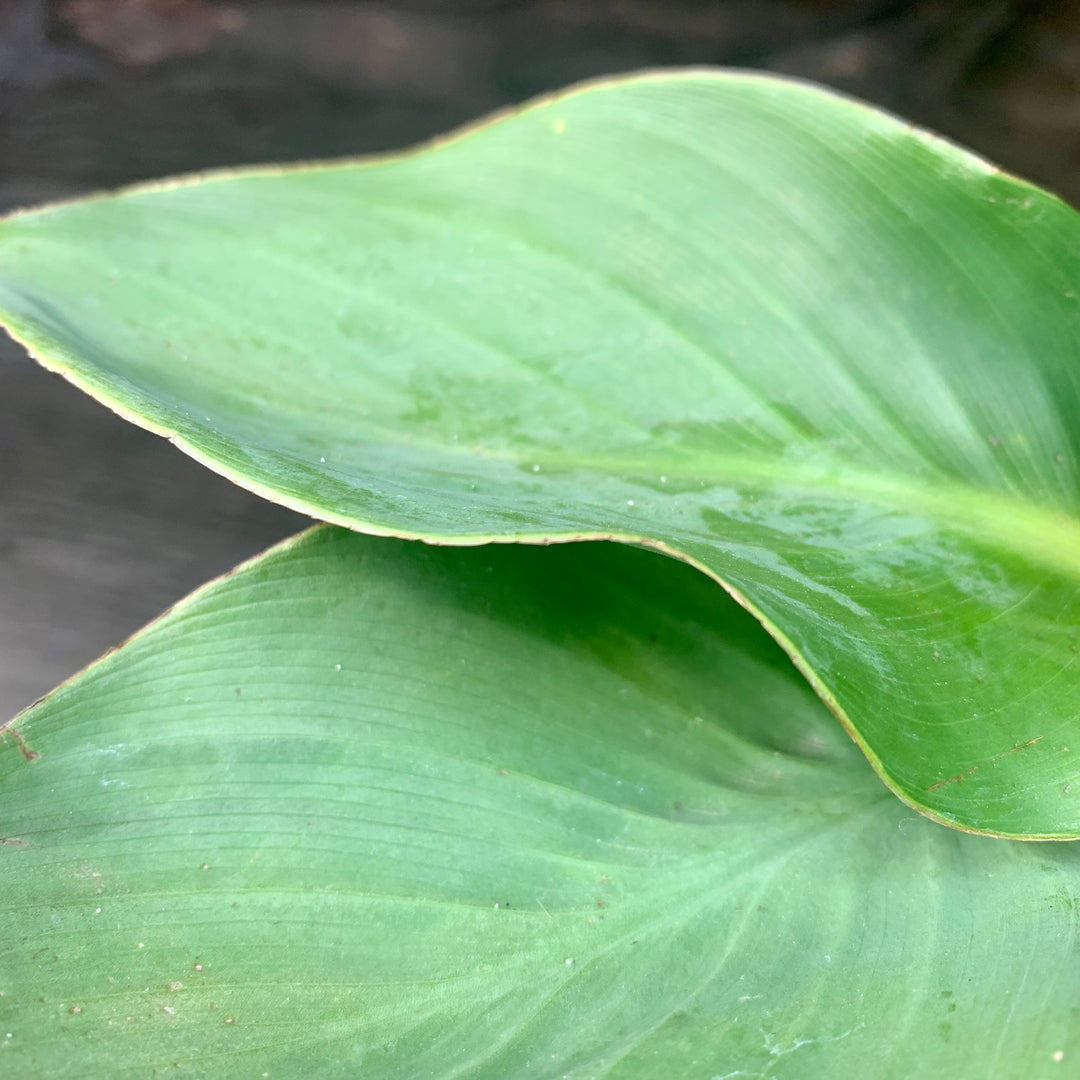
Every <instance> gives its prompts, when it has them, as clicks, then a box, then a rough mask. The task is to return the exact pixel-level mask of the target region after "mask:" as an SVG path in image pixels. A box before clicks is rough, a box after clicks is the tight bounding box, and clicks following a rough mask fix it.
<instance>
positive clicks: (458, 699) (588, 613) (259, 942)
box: [0, 528, 1080, 1080]
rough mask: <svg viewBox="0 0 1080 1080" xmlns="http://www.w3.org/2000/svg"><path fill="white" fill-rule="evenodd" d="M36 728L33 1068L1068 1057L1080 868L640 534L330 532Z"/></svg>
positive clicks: (961, 1063)
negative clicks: (988, 805)
mask: <svg viewBox="0 0 1080 1080" xmlns="http://www.w3.org/2000/svg"><path fill="white" fill-rule="evenodd" d="M19 731H20V733H21V736H22V738H23V739H24V741H25V748H26V750H27V751H28V752H30V751H32V752H36V753H37V754H39V755H40V757H39V758H38V759H37V760H35V761H33V762H28V761H26V760H25V757H24V754H23V753H22V752H21V751H20V748H19V747H18V746H17V745H16V743H15V742H14V741H12V742H11V743H10V745H8V746H7V747H6V749H4V750H3V751H0V835H2V836H3V837H4V838H5V843H4V844H3V845H0V910H2V911H3V925H4V934H3V939H2V943H0V990H2V991H3V997H0V1021H2V1023H0V1071H2V1072H3V1075H5V1076H11V1077H19V1078H20V1080H24V1078H25V1080H30V1078H34V1077H49V1078H50V1080H60V1078H63V1077H71V1078H73V1080H82V1078H84V1077H88V1076H93V1077H103V1076H108V1077H110V1078H115V1080H122V1078H125V1077H132V1078H134V1077H140V1078H141V1077H147V1076H151V1075H157V1073H158V1072H160V1073H161V1074H163V1075H170V1076H202V1077H208V1078H221V1077H230V1078H232V1077H237V1078H239V1077H252V1078H258V1077H266V1076H269V1077H276V1078H278V1080H285V1078H296V1077H305V1078H312V1080H318V1078H322V1077H342V1078H350V1080H351V1078H353V1077H357V1076H366V1077H371V1078H373V1080H376V1078H377V1080H395V1078H401V1080H427V1078H439V1080H448V1078H450V1077H456V1078H462V1080H464V1078H469V1080H479V1078H490V1080H509V1078H513V1080H540V1078H545V1080H547V1078H550V1080H556V1078H574V1080H585V1078H599V1077H603V1078H605V1080H629V1078H640V1080H656V1078H658V1077H679V1078H695V1077H701V1078H703V1080H709V1078H717V1077H730V1078H735V1077H747V1078H759V1080H765V1078H770V1080H813V1078H815V1077H823V1078H828V1080H834V1078H835V1077H838V1076H842V1077H873V1078H874V1080H912V1078H916V1077H917V1078H920V1080H921V1078H924V1077H949V1078H950V1080H966V1078H972V1080H975V1078H978V1080H986V1078H988V1077H993V1078H994V1080H999V1078H1006V1077H1007V1078H1020V1077H1023V1078H1024V1080H1039V1078H1041V1077H1048V1078H1053V1077H1061V1076H1065V1075H1071V1074H1072V1072H1074V1071H1075V1068H1076V1062H1075V1060H1074V1059H1075V1057H1076V1055H1077V1053H1078V1052H1080V1051H1078V1047H1080V1013H1078V1010H1077V1008H1076V1003H1077V1001H1078V1000H1080V962H1078V956H1077V907H1076V905H1077V904H1078V903H1080V849H1078V848H1077V847H1076V846H1075V845H1043V844H1023V843H1019V842H1015V841H1004V840H994V839H990V838H986V837H977V836H969V835H965V834H963V833H960V832H957V831H956V830H952V829H943V828H941V827H940V826H938V825H935V824H934V823H932V822H930V821H927V820H926V819H925V818H923V817H920V816H919V815H917V814H915V813H913V812H912V811H911V810H910V809H908V808H906V807H904V806H903V805H902V804H901V803H900V802H899V801H898V800H896V799H895V798H893V797H892V796H891V795H890V794H889V793H888V792H887V791H886V790H885V788H884V787H882V785H881V784H880V782H879V781H878V780H877V778H876V777H874V775H873V773H872V772H871V770H870V769H869V768H868V767H867V766H866V763H865V761H864V760H863V759H862V757H861V755H860V754H859V752H858V750H857V749H856V748H855V747H854V746H853V745H852V744H851V743H850V742H849V741H848V740H847V738H846V737H845V736H844V735H843V733H842V732H841V730H840V729H839V727H837V726H836V725H835V723H834V722H833V720H832V718H831V717H830V716H829V714H828V712H827V711H826V710H825V708H824V707H823V706H822V705H821V703H820V702H819V701H818V700H817V699H816V698H815V697H814V695H813V693H812V692H811V691H810V689H809V688H808V687H807V686H806V684H805V682H804V681H803V680H802V679H801V678H800V677H799V675H798V674H797V673H796V672H795V671H794V669H793V668H792V667H791V666H790V664H789V663H788V661H787V659H786V658H785V657H784V655H783V653H782V652H781V651H780V650H779V648H778V647H777V646H776V645H775V644H774V643H773V642H771V641H770V640H769V639H768V637H767V636H766V635H765V633H764V632H763V631H762V630H761V629H760V628H759V627H758V626H756V625H755V624H754V622H753V620H752V619H751V617H750V616H749V615H747V614H746V613H744V612H742V611H740V610H739V609H738V608H737V607H736V606H735V605H734V604H732V603H731V602H730V601H729V600H728V599H727V598H726V597H724V595H723V593H721V592H720V590H718V589H716V587H715V586H714V585H713V584H712V583H711V582H709V581H707V580H706V579H705V578H704V577H702V576H701V575H699V574H696V573H695V572H694V571H693V570H691V569H689V568H688V567H685V566H682V565H680V564H679V563H676V562H674V561H671V560H667V559H662V558H659V557H657V556H655V555H651V554H649V553H646V552H641V551H635V550H633V549H630V548H612V547H611V546H610V545H573V546H570V547H566V548H559V549H554V550H548V551H543V550H537V549H533V548H505V547H503V548H493V549H486V550H479V549H467V550H457V551H455V550H448V549H431V548H427V547H424V546H422V545H417V544H408V543H405V542H401V541H392V540H372V539H370V538H365V537H361V536H357V535H355V534H352V533H349V532H347V531H345V530H337V529H332V528H322V529H320V530H317V531H313V532H310V533H308V534H305V535H304V536H303V537H301V538H299V539H298V540H296V541H293V542H291V543H289V544H287V545H285V546H284V547H282V548H280V549H277V550H276V551H274V552H271V553H270V554H268V555H267V556H264V557H263V558H261V559H259V560H258V561H256V562H254V563H252V564H250V565H249V566H248V567H247V568H245V569H243V570H242V571H240V572H239V573H237V574H236V575H234V576H232V577H229V578H226V579H223V580H222V581H220V582H218V583H215V584H212V585H210V586H209V587H207V588H206V589H205V590H203V591H202V592H200V593H197V594H195V596H194V597H193V598H191V599H189V600H187V601H184V602H183V603H182V604H181V605H180V606H179V607H177V608H176V609H175V610H174V611H173V612H172V613H171V614H169V615H167V616H165V617H164V618H163V619H162V620H161V621H159V622H158V623H156V624H154V625H153V626H152V627H150V628H149V629H148V630H147V631H145V632H144V633H143V634H141V635H140V636H138V637H136V638H135V639H134V640H133V641H132V642H130V643H129V644H128V645H126V646H125V647H124V648H123V649H121V650H120V651H119V652H116V653H114V654H112V655H111V656H109V657H107V658H106V659H105V660H103V661H102V662H100V663H99V664H98V665H96V666H95V667H93V668H91V669H90V670H89V671H87V672H86V673H85V674H83V675H81V676H79V677H78V678H76V679H75V680H74V681H73V682H71V683H69V684H67V685H65V686H64V687H62V688H61V689H60V690H58V691H56V692H55V693H54V694H53V695H52V696H51V697H49V698H47V699H46V700H45V701H44V702H43V703H41V704H39V705H38V706H36V707H35V708H34V709H32V710H30V711H29V713H27V714H25V715H24V717H23V718H22V719H21V721H20V724H19ZM1065 1058H1067V1064H1065V1066H1064V1068H1063V1066H1062V1060H1063V1059H1065Z"/></svg>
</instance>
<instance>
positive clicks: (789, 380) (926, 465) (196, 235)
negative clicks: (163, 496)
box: [0, 72, 1080, 836]
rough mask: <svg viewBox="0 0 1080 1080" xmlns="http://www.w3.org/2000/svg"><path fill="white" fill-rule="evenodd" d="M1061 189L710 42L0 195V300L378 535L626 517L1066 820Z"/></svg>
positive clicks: (803, 651)
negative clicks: (562, 90)
mask: <svg viewBox="0 0 1080 1080" xmlns="http://www.w3.org/2000/svg"><path fill="white" fill-rule="evenodd" d="M1078 280H1080V219H1078V218H1077V215H1076V214H1075V213H1074V212H1073V211H1072V210H1070V209H1069V208H1068V207H1066V206H1064V205H1063V204H1061V203H1060V202H1058V201H1057V200H1055V199H1054V198H1052V197H1051V196H1049V195H1046V194H1045V193H1043V192H1041V191H1038V190H1036V189H1034V188H1032V187H1030V186H1028V185H1026V184H1023V183H1021V182H1019V181H1017V180H1014V179H1012V178H1010V177H1006V176H1002V175H1000V174H998V173H997V172H995V171H994V170H993V169H992V168H990V167H989V166H987V165H985V164H984V163H983V162H981V161H979V160H977V159H975V158H972V157H970V156H968V155H966V154H964V153H962V152H961V151H958V150H956V149H954V148H951V147H949V146H946V145H943V144H941V143H939V142H936V141H934V140H932V139H930V138H928V137H927V136H925V135H922V134H920V133H918V132H914V131H912V130H911V129H909V128H907V127H906V126H904V125H902V124H900V123H898V122H896V121H894V120H892V119H889V118H887V117H884V116H881V115H879V114H877V113H874V112H872V111H869V110H867V109H865V108H862V107H861V106H858V105H855V104H852V103H850V102H847V101H844V100H842V99H837V98H835V97H832V96H829V95H826V94H824V93H822V92H820V91H817V90H812V89H808V88H806V87H803V86H799V85H793V84H786V83H782V82H776V81H771V80H766V79H757V78H750V77H745V76H731V75H726V74H718V73H713V72H692V73H689V74H682V75H665V76H661V77H653V78H644V79H638V80H630V81H624V82H618V83H614V84H611V85H601V86H594V87H592V88H589V89H586V90H585V91H580V92H576V93H572V94H569V95H567V96H563V97H559V98H556V99H554V100H551V101H548V102H544V103H541V104H540V105H537V106H534V107H532V108H530V109H528V110H526V111H525V112H523V113H522V114H520V115H518V116H516V117H513V118H510V119H506V120H503V121H502V122H499V123H496V124H492V125H489V126H487V127H483V128H481V129H479V130H476V131H474V132H472V133H471V134H469V135H468V136H467V137H465V138H460V139H457V140H454V141H451V142H449V143H446V144H443V145H441V146H439V147H437V148H435V149H433V150H429V151H427V152H424V153H420V154H416V155H412V156H406V157H403V158H397V159H391V160H386V161H381V162H376V163H374V164H369V163H360V164H346V165H336V166H328V167H318V168H310V169H299V170H292V171H285V172H278V173H274V172H263V173H255V174H246V175H243V174H241V175H236V176H219V177H214V178H209V179H205V180H201V181H196V182H192V183H181V184H173V185H164V186H158V187H155V188H149V189H142V190H137V191H133V192H131V193H128V194H126V195H123V196H121V197H120V198H117V199H105V200H96V201H90V202H83V203H77V204H73V205H69V206H63V207H58V208H54V209H51V210H48V211H46V212H44V213H32V214H28V215H24V216H18V217H15V218H12V219H9V220H8V221H6V222H4V223H3V224H2V225H0V318H2V319H3V320H4V321H5V322H6V323H7V325H8V326H9V327H10V329H11V331H12V332H13V333H14V334H15V335H16V336H17V337H19V338H20V339H21V340H23V341H24V342H26V344H27V345H28V346H29V347H30V348H31V349H33V350H34V351H35V352H36V353H37V354H38V355H39V357H40V358H41V359H42V360H43V362H45V363H46V364H48V365H50V366H52V367H55V368H57V369H58V370H61V371H63V372H65V373H66V374H68V375H69V376H70V377H71V378H73V379H75V380H76V381H78V382H79V383H80V384H81V385H83V386H84V387H86V388H87V389H89V390H90V391H91V392H92V393H95V394H96V395H97V396H99V397H101V398H102V399H103V400H106V401H108V402H109V403H111V404H113V405H114V406H115V407H116V408H119V409H121V410H122V411H124V412H125V413H126V414H127V415H129V416H131V417H132V418H133V419H135V420H136V421H137V422H139V423H142V424H144V425H146V426H148V427H150V428H152V429H154V430H158V431H161V432H163V433H168V434H170V435H172V436H173V437H174V438H175V440H176V442H177V443H178V444H179V445H180V446H182V447H183V448H185V449H186V450H188V451H189V452H190V453H192V454H194V455H196V456H197V457H199V458H201V459H202V460H204V461H206V462H207V463H208V464H209V465H211V467H213V468H215V469H218V470H220V471H222V472H224V473H226V475H229V476H231V477H232V478H233V479H235V480H237V481H238V482H239V483H242V484H245V485H247V486H249V487H251V488H253V489H254V490H256V491H260V492H262V493H264V494H267V495H269V496H270V497H272V498H276V499H279V500H281V501H282V502H285V503H288V504H289V505H292V506H296V507H300V508H302V509H306V510H309V511H311V512H312V513H313V514H315V515H316V516H318V517H322V518H325V519H328V520H330V521H336V522H340V523H343V524H346V525H350V526H354V527H357V528H360V529H363V530H367V531H373V532H390V533H398V534H402V535H422V536H426V537H434V538H441V539H445V540H450V541H455V542H462V543H471V542H477V541H480V540H485V539H491V538H498V539H536V538H541V537H557V538H564V539H565V538H574V537H585V536H611V537H623V538H646V539H648V540H650V541H652V542H654V543H656V544H658V545H661V546H663V547H665V548H667V549H670V550H674V551H677V552H679V553H680V554H682V555H683V556H684V557H686V558H688V559H690V560H692V561H694V562H695V563H696V564H697V565H699V566H700V567H701V568H703V569H705V570H706V571H707V572H708V573H710V574H712V575H714V576H716V577H717V578H719V579H722V580H723V581H724V582H725V583H726V584H727V585H728V586H729V587H730V588H732V589H733V590H736V591H738V592H739V593H740V594H741V596H742V597H743V598H744V599H745V601H746V602H747V603H748V604H749V605H750V606H751V607H752V609H753V610H755V611H756V612H757V613H758V614H759V616H760V617H761V618H762V619H763V620H764V621H765V623H766V625H767V626H768V627H770V629H771V630H772V632H773V633H774V635H775V636H776V637H777V639H778V640H779V641H781V643H782V644H783V645H784V646H785V648H787V650H788V651H789V653H790V654H791V655H792V656H793V657H794V658H795V659H796V662H797V663H798V664H799V666H800V667H801V668H802V670H803V671H804V672H805V673H806V674H807V676H808V677H809V678H810V679H811V681H812V683H813V684H814V685H815V687H816V688H817V689H818V691H819V692H820V693H821V694H822V696H823V697H824V698H825V700H826V701H828V702H829V703H830V704H832V706H833V708H834V709H835V711H836V712H837V713H838V715H839V716H840V717H841V719H842V720H843V722H844V723H845V724H846V725H847V726H848V727H849V729H850V730H851V731H852V733H853V734H854V735H855V737H856V738H857V739H858V740H859V742H860V743H861V745H863V747H864V749H865V750H866V752H867V754H868V756H869V757H870V760H871V762H872V763H873V764H874V767H875V768H877V769H878V770H879V771H880V772H881V774H882V775H883V777H884V778H885V779H886V782H887V783H888V784H889V785H890V786H891V787H892V788H893V789H894V790H896V791H897V792H898V793H899V794H901V795H902V797H903V798H905V799H906V800H907V801H908V802H910V803H911V804H913V805H915V806H917V807H920V808H922V809H924V810H925V811H927V812H929V813H931V814H932V815H934V816H936V817H938V818H939V819H941V820H944V821H947V822H951V823H955V824H957V825H959V826H961V827H964V828H969V829H975V830H979V831H986V832H993V833H1000V834H1003V835H1017V836H1031V835H1035V836H1075V835H1077V834H1078V833H1080V785H1075V788H1074V789H1073V788H1070V780H1071V777H1072V776H1073V774H1074V772H1075V768H1074V766H1073V764H1072V761H1073V756H1074V751H1073V750H1072V746H1073V744H1078V747H1080V731H1078V730H1077V716H1078V714H1080V675H1078V668H1077V659H1078V653H1077V644H1076V627H1077V624H1078V622H1080V606H1078V603H1080V602H1078V599H1077V596H1078V593H1077V581H1078V576H1080V554H1078V552H1080V525H1078V523H1077V520H1076V511H1077V506H1078V503H1077V491H1078V486H1077V480H1078V463H1080V455H1078V453H1077V432H1078V431H1080V425H1078V423H1077V419H1078V417H1080V392H1078V382H1077V375H1076V371H1077V368H1076V363H1075V358H1076V355H1077V348H1078V345H1080V308H1078V306H1077V304H1078V301H1077V297H1076V291H1075V290H1076V287H1077V281H1078Z"/></svg>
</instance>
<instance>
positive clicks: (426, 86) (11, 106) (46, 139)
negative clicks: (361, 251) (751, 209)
mask: <svg viewBox="0 0 1080 1080" xmlns="http://www.w3.org/2000/svg"><path fill="white" fill-rule="evenodd" d="M702 63H708V64H722V65H729V66H736V67H747V68H758V69H764V70H768V71H776V72H785V73H789V74H794V75H800V76H804V77H807V78H811V79H815V80H818V81H820V82H823V83H827V84H829V85H831V86H835V87H837V88H839V89H842V90H845V91H847V92H849V93H853V94H856V95H858V96H860V97H863V98H865V99H867V100H869V101H872V102H876V103H878V104H881V105H883V106H885V107H887V108H889V109H891V110H893V111H894V112H897V113H900V114H902V115H903V116H905V117H907V118H908V119H911V120H914V121H916V122H918V123H921V124H924V125H927V126H929V127H932V128H935V129H937V130H938V131H941V132H943V133H944V134H946V135H949V136H951V137H952V138H954V139H957V140H959V141H961V142H963V143H966V144H967V145H969V146H971V147H972V148H974V149H975V150H977V151H979V152H981V153H983V154H984V155H986V156H988V157H990V158H992V159H994V160H996V161H997V162H999V163H1000V164H1002V165H1005V166H1007V167H1008V168H1011V169H1013V170H1014V171H1017V172H1019V173H1022V174H1024V175H1026V176H1028V177H1030V178H1032V179H1034V180H1037V181H1039V182H1041V183H1043V184H1045V185H1047V186H1048V187H1050V188H1051V189H1053V190H1055V191H1057V192H1058V193H1059V194H1061V195H1063V196H1064V197H1065V198H1067V199H1070V200H1071V201H1072V202H1074V203H1080V169H1078V165H1080V2H1055V3H1045V2H1044V3H1037V2H1028V3H1021V2H1011V3H1008V2H995V0H926V2H923V3H895V2H884V0H874V2H872V0H729V2H723V0H716V2H706V0H407V2H406V0H400V2H396V3H395V2H390V0H385V2H383V3H367V2H361V0H353V2H347V0H333V2H320V0H249V2H244V0H232V2H231V3H228V4H225V3H210V2H209V0H65V2H44V0H0V210H5V209H9V208H12V207H16V206H23V205H28V204H32V203H35V202H39V201H41V200H44V199H51V198H56V197H58V196H65V195H71V194H73V193H77V192H82V191H87V190H91V189H95V188H101V187H109V186H112V185H116V184H120V183H124V182H127V181H131V180H137V179H144V178H149V177H156V176H162V175H165V174H168V173H173V172H180V171H188V170H192V169H197V168H203V167H206V166H214V165H230V164H237V163H244V162H258V161H271V160H288V159H298V158H300V159H302V158H311V157H328V156H334V155H340V154H356V153H361V152H365V151H371V150H381V149H386V148H390V147H398V146H403V145H406V144H409V143H411V142H415V141H416V140H418V139H422V138H424V137H425V136H428V135H432V134H435V133H437V132H440V131H444V130H445V129H447V128H449V127H452V126H454V125H457V124H460V123H462V122H464V121H466V120H468V119H470V118H472V117H475V116H478V115H481V114H483V113H485V112H487V111H489V110H491V109H493V108H496V107H498V106H501V105H505V104H507V103H509V102H515V101H521V100H523V99H525V98H528V97H530V96H531V95H533V94H536V93H538V92H540V91H543V90H548V89H554V88H556V87H559V86H562V85H565V84H567V83H569V82H572V81H575V80H577V79H581V78H585V77H588V76H592V75H598V74H601V73H608V72H617V71H630V70H634V69H636V68H641V67H649V66H660V65H677V64H702ZM303 524H304V520H303V519H301V518H299V517H297V516H296V515H293V514H290V513H288V512H286V511H284V510H281V509H279V508H277V507H274V506H271V505H270V504H268V503H264V502H262V501H260V500H259V499H256V498H255V497H254V496H251V495H247V494H245V493H244V492H242V491H240V490H238V489H236V488H234V487H232V486H231V485H229V484H227V483H226V482H225V481H223V480H221V479H220V478H218V477H216V476H214V475H213V474H211V473H210V472H208V471H206V470H204V469H202V468H200V467H199V466H197V465H195V464H194V463H193V462H191V461H189V460H188V459H187V458H185V457H183V456H182V455H181V454H180V453H178V452H177V451H174V450H173V449H172V448H171V447H170V446H169V445H168V444H167V443H164V442H163V441H161V440H159V439H155V438H154V437H152V436H149V435H147V434H145V433H143V432H140V431H137V430H136V429H134V428H133V427H130V426H129V425H127V424H125V423H124V422H122V421H120V420H119V419H117V418H115V417H113V416H112V415H111V414H110V413H108V412H107V411H105V410H104V409H102V408H101V407H99V406H97V405H95V404H94V403H92V402H90V401H89V400H87V399H85V398H83V396H82V395H81V394H80V393H79V392H78V391H76V390H74V389H72V388H71V387H69V386H67V385H66V384H65V383H63V382H62V381H61V380H59V379H58V378H56V377H54V376H50V375H47V374H45V373H44V372H42V371H40V370H38V369H37V368H35V367H34V366H33V365H32V364H31V363H30V362H29V361H28V360H27V359H26V358H25V356H23V355H21V354H20V352H19V350H18V349H16V348H15V347H14V346H13V345H12V344H11V343H10V342H8V341H7V340H6V339H5V340H3V341H0V722H2V721H3V720H4V719H6V718H7V717H8V716H10V715H11V714H13V713H14V712H15V711H16V710H17V709H19V708H21V707H22V706H24V705H26V704H28V703H29V702H30V701H31V700H33V699H34V698H35V697H36V696H37V695H39V694H41V693H43V692H44V691H46V690H47V689H49V688H50V687H51V686H52V685H54V684H55V683H56V682H57V681H59V680H60V679H62V678H64V677H65V676H66V675H68V674H69V673H71V672H72V671H74V670H75V669H77V668H78V667H81V666H82V665H83V664H85V663H87V662H89V661H90V660H92V659H93V658H94V657H95V656H96V655H98V654H99V653H100V652H101V651H102V650H104V649H105V648H107V647H108V646H109V645H111V644H113V643H115V642H116V641H118V640H120V639H121V638H123V637H124V636H126V635H127V634H128V633H130V632H131V631H133V630H135V629H136V628H137V627H138V626H139V625H141V624H142V623H143V622H145V621H146V620H147V619H149V618H151V617H153V616H154V615H155V614H157V613H158V612H159V611H160V610H161V609H162V608H163V607H165V606H166V605H167V604H169V603H170V602H172V601H173V600H174V599H176V598H178V597H179V596H181V595H182V594H183V593H185V592H187V591H189V590H190V589H191V588H193V587H194V586H196V585H198V584H199V583H201V582H202V581H203V580H205V579H206V578H208V577H210V576H212V575H215V574H217V573H220V572H221V571H223V570H225V569H227V568H228V567H230V566H231V565H233V564H234V563H235V562H237V561H238V560H240V559H241V558H244V557H245V556H247V555H250V554H253V553H255V552H257V551H259V550H260V549H262V548H263V547H265V546H266V545H268V544H269V543H271V542H273V541H275V540H277V539H280V538H281V537H283V536H285V535H287V534H289V533H290V532H292V531H295V530H296V529H298V528H299V527H301V526H302V525H303Z"/></svg>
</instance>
